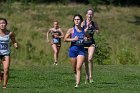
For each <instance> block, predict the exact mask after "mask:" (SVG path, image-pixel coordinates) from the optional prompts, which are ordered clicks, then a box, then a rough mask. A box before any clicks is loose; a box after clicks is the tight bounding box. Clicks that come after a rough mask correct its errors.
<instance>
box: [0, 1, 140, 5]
mask: <svg viewBox="0 0 140 93" xmlns="http://www.w3.org/2000/svg"><path fill="white" fill-rule="evenodd" d="M2 2H4V3H13V2H21V3H46V4H49V3H61V4H69V3H72V2H74V3H84V4H105V5H110V4H112V5H120V6H132V5H137V6H139V5H140V0H0V3H2Z"/></svg>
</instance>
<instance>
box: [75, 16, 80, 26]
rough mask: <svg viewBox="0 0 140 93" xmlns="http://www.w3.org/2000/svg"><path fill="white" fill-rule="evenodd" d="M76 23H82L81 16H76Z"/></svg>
mask: <svg viewBox="0 0 140 93" xmlns="http://www.w3.org/2000/svg"><path fill="white" fill-rule="evenodd" d="M74 24H75V25H80V24H81V19H80V17H79V16H76V17H75V18H74Z"/></svg>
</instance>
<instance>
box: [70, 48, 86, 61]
mask: <svg viewBox="0 0 140 93" xmlns="http://www.w3.org/2000/svg"><path fill="white" fill-rule="evenodd" d="M78 55H83V56H85V49H84V46H71V47H70V48H69V57H70V58H75V57H77V56H78Z"/></svg>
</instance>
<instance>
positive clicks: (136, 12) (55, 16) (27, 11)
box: [0, 2, 140, 65]
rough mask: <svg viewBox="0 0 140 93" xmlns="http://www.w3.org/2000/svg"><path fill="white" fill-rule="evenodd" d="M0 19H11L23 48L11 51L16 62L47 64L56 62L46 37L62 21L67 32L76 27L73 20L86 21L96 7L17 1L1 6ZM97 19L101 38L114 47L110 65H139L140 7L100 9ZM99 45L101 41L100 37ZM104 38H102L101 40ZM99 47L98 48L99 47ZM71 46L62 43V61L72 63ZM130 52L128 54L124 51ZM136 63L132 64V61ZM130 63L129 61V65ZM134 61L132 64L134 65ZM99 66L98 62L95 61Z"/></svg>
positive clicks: (9, 23) (104, 7) (9, 20)
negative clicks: (69, 54) (91, 10)
mask: <svg viewBox="0 0 140 93" xmlns="http://www.w3.org/2000/svg"><path fill="white" fill-rule="evenodd" d="M0 5H1V8H0V12H1V13H0V17H5V18H7V20H8V29H10V30H11V31H14V32H15V34H16V38H17V40H18V43H19V44H20V49H19V50H18V54H16V56H15V54H14V53H13V48H11V49H12V51H11V57H12V59H13V60H15V59H17V60H18V61H20V62H19V64H26V62H27V61H30V62H31V64H40V63H41V64H43V65H47V64H46V63H49V62H50V61H52V60H53V54H52V48H51V46H50V45H49V44H48V43H46V37H45V34H46V32H47V31H48V29H49V28H51V27H52V25H53V20H58V21H59V22H60V26H61V27H62V30H63V31H64V33H66V31H67V30H68V28H70V27H72V26H73V22H72V17H73V15H74V14H76V13H80V14H81V15H82V16H83V18H84V19H85V14H86V10H87V9H89V8H93V6H91V5H83V4H69V5H62V4H57V5H55V4H32V3H31V4H28V5H23V4H21V3H18V2H15V3H11V4H6V3H2V4H0ZM97 9H98V12H97V11H95V18H94V20H95V21H97V23H98V24H99V27H100V34H101V38H102V37H104V38H105V41H104V43H106V42H107V43H108V45H109V47H111V49H112V50H111V52H110V55H109V58H110V60H109V62H108V63H111V64H121V63H122V64H123V63H124V64H139V63H140V57H139V56H140V51H138V50H140V47H139V46H140V43H139V42H140V31H139V29H140V26H139V24H140V21H139V20H140V9H139V7H115V6H104V5H102V6H100V5H99V6H98V8H97ZM96 37H98V36H97V35H95V41H96V43H98V42H100V41H98V39H97V38H96ZM98 38H100V37H98ZM97 46H98V45H97ZM68 48H69V45H68V43H65V42H62V48H61V51H60V57H59V61H60V62H62V63H65V61H68V56H67V55H68V51H67V50H68ZM124 50H126V51H124ZM133 59H134V61H133V62H132V60H133ZM127 61H128V62H127ZM131 62H132V63H131ZM95 63H98V62H95Z"/></svg>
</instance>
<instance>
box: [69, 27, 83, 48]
mask: <svg viewBox="0 0 140 93" xmlns="http://www.w3.org/2000/svg"><path fill="white" fill-rule="evenodd" d="M73 29H74V33H73V34H72V35H71V38H74V37H75V36H78V40H77V41H72V42H71V45H72V46H73V45H76V46H82V45H84V37H85V32H84V28H82V31H81V32H78V31H77V30H76V28H75V27H74V28H73Z"/></svg>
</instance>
